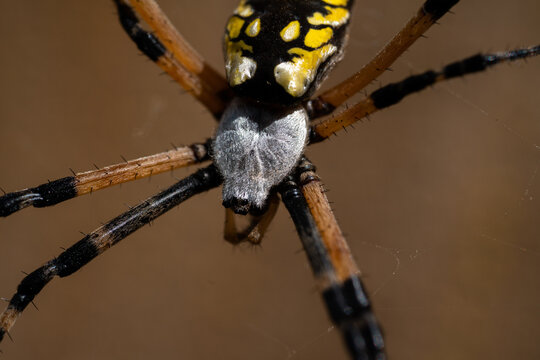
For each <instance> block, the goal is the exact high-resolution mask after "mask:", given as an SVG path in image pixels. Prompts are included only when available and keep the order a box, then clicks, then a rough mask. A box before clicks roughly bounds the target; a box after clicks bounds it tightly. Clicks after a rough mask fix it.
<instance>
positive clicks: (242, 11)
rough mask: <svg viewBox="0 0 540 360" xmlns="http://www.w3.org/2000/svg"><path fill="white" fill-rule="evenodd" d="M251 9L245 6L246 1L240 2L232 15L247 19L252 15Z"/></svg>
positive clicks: (249, 6)
mask: <svg viewBox="0 0 540 360" xmlns="http://www.w3.org/2000/svg"><path fill="white" fill-rule="evenodd" d="M253 12H254V11H253V8H252V7H251V5H246V0H242V1H240V5H238V7H237V8H236V10H235V11H234V13H235V14H236V15H240V16H241V17H249V16H251V15H252V14H253Z"/></svg>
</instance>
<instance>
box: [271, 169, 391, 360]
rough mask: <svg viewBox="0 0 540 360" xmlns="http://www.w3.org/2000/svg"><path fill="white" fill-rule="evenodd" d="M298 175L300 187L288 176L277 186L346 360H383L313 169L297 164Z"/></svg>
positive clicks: (355, 272) (356, 278)
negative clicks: (348, 358) (344, 348)
mask: <svg viewBox="0 0 540 360" xmlns="http://www.w3.org/2000/svg"><path fill="white" fill-rule="evenodd" d="M298 171H299V172H300V174H299V178H300V183H301V184H302V185H301V186H300V185H299V184H298V183H297V182H296V181H295V180H294V179H293V178H292V177H289V178H288V179H286V180H285V181H284V182H283V183H282V185H280V189H279V191H280V193H281V198H282V200H283V203H284V204H285V206H286V207H287V210H289V213H290V215H291V218H292V219H293V222H294V224H295V226H296V230H297V232H298V234H299V236H300V239H301V241H302V244H303V246H304V250H305V251H306V254H307V256H308V260H309V262H310V264H311V268H312V270H313V273H314V275H315V279H316V281H317V285H318V287H319V289H320V290H321V292H322V296H323V299H324V301H325V303H326V307H327V309H328V312H329V314H330V318H331V319H332V322H333V323H334V324H335V325H336V327H337V328H338V329H339V330H340V331H341V333H342V335H343V339H344V341H345V343H346V345H347V348H348V350H349V353H350V355H351V358H352V359H358V360H360V359H366V360H369V359H377V360H382V359H385V354H384V341H383V337H382V333H381V330H380V328H379V326H378V324H377V321H376V320H375V317H374V315H373V313H372V311H371V305H370V302H369V299H368V297H367V294H366V292H365V291H364V289H363V285H362V282H361V280H360V278H359V276H358V273H359V271H358V269H357V268H356V265H355V264H354V261H353V259H352V256H351V253H350V251H349V248H348V246H347V244H346V242H345V239H344V238H343V236H342V234H341V231H340V230H339V227H338V225H337V223H336V220H335V218H334V216H333V214H332V211H331V210H330V206H329V205H328V201H327V200H326V197H325V196H324V193H322V188H321V186H320V183H319V180H318V177H317V176H316V175H315V173H314V172H313V171H314V168H313V166H312V165H311V164H310V163H309V162H307V161H303V162H302V164H301V165H300V166H299V168H298ZM304 193H305V194H306V196H304ZM306 200H307V201H306ZM308 201H309V203H308Z"/></svg>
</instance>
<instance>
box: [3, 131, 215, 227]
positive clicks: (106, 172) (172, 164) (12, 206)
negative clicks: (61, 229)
mask: <svg viewBox="0 0 540 360" xmlns="http://www.w3.org/2000/svg"><path fill="white" fill-rule="evenodd" d="M210 143H211V140H210V139H208V140H207V141H206V142H205V143H195V144H192V145H190V146H182V147H177V148H175V149H174V150H170V151H166V152H162V153H159V154H155V155H150V156H145V157H141V158H138V159H135V160H129V161H125V162H124V163H120V164H115V165H109V166H106V167H104V168H101V169H97V170H90V171H85V172H81V173H76V174H73V176H68V177H65V178H61V179H58V180H54V181H51V182H48V183H46V184H42V185H39V186H36V187H33V188H28V189H24V190H20V191H15V192H12V193H8V194H5V195H4V196H0V216H2V217H6V216H8V215H11V214H12V213H14V212H16V211H19V210H21V209H24V208H26V207H28V206H34V207H46V206H52V205H56V204H58V203H60V202H63V201H66V200H69V199H72V198H74V197H77V196H80V195H85V194H90V193H92V192H94V191H97V190H101V189H105V188H107V187H109V186H113V185H117V184H122V183H125V182H128V181H132V180H138V179H142V178H145V177H149V176H152V175H156V174H159V173H162V172H165V171H171V170H174V169H178V168H181V167H185V166H189V165H193V164H197V163H201V162H203V161H206V160H209V155H208V152H209V149H210V146H211V145H210Z"/></svg>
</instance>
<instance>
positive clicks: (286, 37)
mask: <svg viewBox="0 0 540 360" xmlns="http://www.w3.org/2000/svg"><path fill="white" fill-rule="evenodd" d="M279 35H281V38H282V39H283V41H286V42H289V41H293V40H294V39H296V38H297V37H298V36H299V35H300V22H299V21H297V20H295V21H291V22H290V23H289V24H288V25H287V26H285V27H284V28H283V29H282V30H281V32H280V33H279Z"/></svg>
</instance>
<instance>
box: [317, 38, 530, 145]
mask: <svg viewBox="0 0 540 360" xmlns="http://www.w3.org/2000/svg"><path fill="white" fill-rule="evenodd" d="M539 54H540V45H538V46H532V47H529V48H524V49H516V50H511V51H504V52H498V53H493V54H478V55H474V56H471V57H468V58H466V59H463V60H460V61H456V62H453V63H451V64H448V65H446V66H445V67H443V68H442V69H441V70H438V71H434V70H430V71H426V72H424V73H422V74H418V75H413V76H409V77H407V78H405V79H404V80H402V81H399V82H396V83H392V84H388V85H386V86H383V87H382V88H380V89H379V90H376V91H374V92H372V93H371V94H370V95H369V96H368V97H366V98H364V99H362V100H360V101H359V102H358V103H356V104H355V105H353V106H351V107H349V108H348V109H347V110H345V111H343V112H342V113H340V114H338V115H336V116H333V117H331V118H330V117H327V118H325V119H323V120H321V121H319V122H317V123H315V124H314V125H312V127H311V130H310V134H309V136H310V143H317V142H320V141H322V140H325V139H326V138H328V137H329V136H330V135H332V134H334V133H336V132H337V131H339V130H342V129H344V128H345V127H347V126H349V125H351V124H353V123H355V122H357V121H359V120H362V119H364V118H366V117H367V116H368V115H371V114H373V113H374V112H377V111H379V110H382V109H384V108H386V107H389V106H392V105H395V104H397V103H398V102H400V101H401V100H402V99H403V98H405V97H406V96H408V95H411V94H413V93H415V92H418V91H421V90H424V89H426V88H428V87H429V86H431V85H434V84H436V83H437V82H441V81H445V80H450V79H453V78H455V77H458V76H465V75H468V74H473V73H476V72H480V71H484V70H486V69H487V68H489V67H491V66H493V65H496V64H499V63H502V62H509V61H515V60H519V59H526V58H528V57H533V56H537V55H539Z"/></svg>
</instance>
